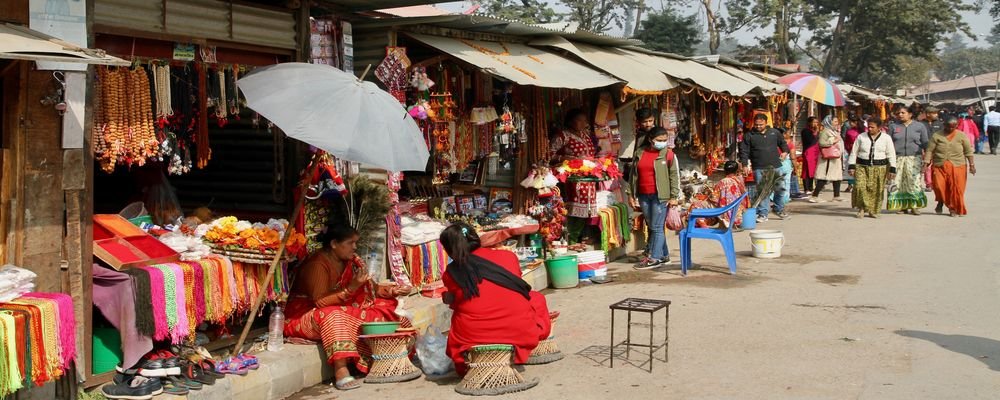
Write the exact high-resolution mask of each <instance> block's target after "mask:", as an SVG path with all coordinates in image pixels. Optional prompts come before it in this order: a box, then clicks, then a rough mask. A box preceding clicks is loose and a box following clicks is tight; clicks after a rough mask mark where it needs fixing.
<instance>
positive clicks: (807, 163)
mask: <svg viewBox="0 0 1000 400" xmlns="http://www.w3.org/2000/svg"><path fill="white" fill-rule="evenodd" d="M822 129H823V126H822V125H820V123H819V118H816V117H809V119H807V120H806V127H805V128H804V129H802V132H801V133H799V135H800V136H801V137H802V186H803V188H802V189H803V191H804V192H805V193H806V197H808V195H809V193H812V191H813V187H814V183H816V182H815V180H816V164H817V163H819V146H818V145H817V143H818V141H819V132H820V131H821V130H822Z"/></svg>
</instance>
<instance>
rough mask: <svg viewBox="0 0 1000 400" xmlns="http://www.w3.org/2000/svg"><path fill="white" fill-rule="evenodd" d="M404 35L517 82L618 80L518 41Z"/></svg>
mask: <svg viewBox="0 0 1000 400" xmlns="http://www.w3.org/2000/svg"><path fill="white" fill-rule="evenodd" d="M407 35H409V36H411V37H412V38H414V39H416V40H419V41H421V42H423V43H425V44H427V45H428V46H431V47H434V48H436V49H438V50H440V51H442V52H445V53H447V54H450V55H452V56H455V57H457V58H458V59H460V60H462V61H465V62H467V63H469V64H472V65H475V66H477V67H479V68H482V69H483V71H485V72H487V73H490V74H493V75H496V76H498V77H501V78H504V79H507V80H510V81H513V82H514V83H517V84H519V85H531V86H541V87H550V88H566V89H590V88H597V87H604V86H608V85H613V84H616V83H620V82H621V81H619V80H618V79H615V78H613V77H611V76H609V75H607V74H604V73H603V72H600V71H597V70H594V69H591V68H590V67H587V66H585V65H583V64H580V63H577V62H576V61H573V60H570V59H567V58H563V57H561V56H558V55H556V54H553V53H550V52H547V51H545V50H541V49H538V48H534V47H531V46H527V45H524V44H520V43H507V42H487V41H481V40H467V39H455V38H448V37H441V36H429V35H421V34H416V33H407Z"/></svg>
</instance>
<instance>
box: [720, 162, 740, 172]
mask: <svg viewBox="0 0 1000 400" xmlns="http://www.w3.org/2000/svg"><path fill="white" fill-rule="evenodd" d="M722 170H723V171H725V172H726V175H729V174H735V173H736V172H738V171H739V170H740V163H738V162H736V161H726V163H725V164H723V165H722Z"/></svg>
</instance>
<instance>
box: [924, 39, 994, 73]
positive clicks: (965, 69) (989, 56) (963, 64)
mask: <svg viewBox="0 0 1000 400" xmlns="http://www.w3.org/2000/svg"><path fill="white" fill-rule="evenodd" d="M997 69H1000V46H993V48H989V49H983V48H963V49H958V50H953V51H951V52H942V53H941V61H940V65H939V66H938V68H936V69H935V72H936V74H937V77H938V78H939V79H941V80H944V81H947V80H952V79H959V78H962V77H966V76H971V75H979V74H985V73H987V72H996V70H997Z"/></svg>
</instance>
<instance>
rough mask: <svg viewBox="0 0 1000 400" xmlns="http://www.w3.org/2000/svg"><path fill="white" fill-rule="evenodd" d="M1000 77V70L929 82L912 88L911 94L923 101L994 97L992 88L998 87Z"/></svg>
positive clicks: (960, 100) (957, 100)
mask: <svg viewBox="0 0 1000 400" xmlns="http://www.w3.org/2000/svg"><path fill="white" fill-rule="evenodd" d="M998 78H1000V71H998V72H987V73H985V74H981V75H975V76H967V77H964V78H961V79H954V80H950V81H939V82H929V83H927V84H924V85H921V86H916V87H913V88H910V90H909V95H910V96H911V97H915V98H917V99H918V100H921V101H925V100H930V101H935V102H945V101H947V102H954V103H959V102H962V101H967V100H976V99H979V98H980V97H992V96H991V94H992V93H993V92H992V90H995V89H996V88H997V81H998ZM988 91H990V92H988Z"/></svg>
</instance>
